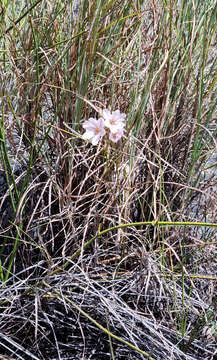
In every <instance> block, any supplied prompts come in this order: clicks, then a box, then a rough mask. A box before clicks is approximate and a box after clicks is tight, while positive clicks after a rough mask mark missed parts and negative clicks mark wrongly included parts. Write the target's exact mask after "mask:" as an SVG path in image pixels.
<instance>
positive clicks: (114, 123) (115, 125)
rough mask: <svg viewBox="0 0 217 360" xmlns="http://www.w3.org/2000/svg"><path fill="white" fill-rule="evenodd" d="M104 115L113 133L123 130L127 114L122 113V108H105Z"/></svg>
mask: <svg viewBox="0 0 217 360" xmlns="http://www.w3.org/2000/svg"><path fill="white" fill-rule="evenodd" d="M102 116H103V118H104V120H105V126H106V127H107V128H109V130H110V131H111V132H112V133H118V131H120V130H123V128H124V127H125V123H124V121H125V117H126V115H125V114H121V113H120V110H115V111H112V112H111V111H109V110H108V109H104V110H103V111H102Z"/></svg>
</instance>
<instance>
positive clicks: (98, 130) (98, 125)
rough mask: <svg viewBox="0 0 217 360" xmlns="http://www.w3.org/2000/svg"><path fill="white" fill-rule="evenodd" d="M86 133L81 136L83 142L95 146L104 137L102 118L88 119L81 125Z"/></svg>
mask: <svg viewBox="0 0 217 360" xmlns="http://www.w3.org/2000/svg"><path fill="white" fill-rule="evenodd" d="M82 126H83V128H84V129H85V130H86V132H85V133H84V134H83V135H82V138H83V139H84V140H90V142H91V143H92V145H97V144H98V142H99V141H100V139H101V138H102V137H103V136H104V135H105V133H106V131H105V129H104V126H105V122H104V120H103V119H102V118H99V119H98V120H97V119H94V118H90V119H88V120H87V121H85V122H84V124H83V125H82Z"/></svg>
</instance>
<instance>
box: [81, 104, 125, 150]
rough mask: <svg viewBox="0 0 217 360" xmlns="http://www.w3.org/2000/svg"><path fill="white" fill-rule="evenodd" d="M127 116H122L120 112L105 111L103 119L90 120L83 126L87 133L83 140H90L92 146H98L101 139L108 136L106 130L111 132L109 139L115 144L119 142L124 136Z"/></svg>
mask: <svg viewBox="0 0 217 360" xmlns="http://www.w3.org/2000/svg"><path fill="white" fill-rule="evenodd" d="M125 117H126V115H125V114H121V113H120V111H119V110H115V111H112V112H111V111H109V110H108V109H104V110H103V111H102V117H100V118H99V119H98V120H97V119H95V118H90V119H88V120H87V121H85V122H84V124H83V125H82V126H83V128H84V129H85V133H84V134H83V136H82V138H83V139H84V140H89V141H90V142H91V143H92V145H97V144H98V142H99V141H100V139H101V138H102V137H103V136H104V135H105V134H106V130H105V128H107V129H109V130H110V133H109V139H110V140H111V141H113V142H115V143H116V142H118V140H120V139H121V138H122V136H123V134H124V127H125V122H124V121H125Z"/></svg>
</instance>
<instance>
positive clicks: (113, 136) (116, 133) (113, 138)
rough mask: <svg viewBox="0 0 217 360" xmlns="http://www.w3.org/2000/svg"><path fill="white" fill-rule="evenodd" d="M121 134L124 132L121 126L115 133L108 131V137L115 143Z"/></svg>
mask: <svg viewBox="0 0 217 360" xmlns="http://www.w3.org/2000/svg"><path fill="white" fill-rule="evenodd" d="M123 134H124V129H123V128H122V129H119V130H118V131H116V132H115V133H113V132H110V134H109V139H110V140H111V141H113V142H115V143H116V142H118V141H119V140H120V139H121V138H122V136H123Z"/></svg>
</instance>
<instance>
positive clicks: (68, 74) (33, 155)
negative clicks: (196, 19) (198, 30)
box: [0, 2, 216, 360]
mask: <svg viewBox="0 0 217 360" xmlns="http://www.w3.org/2000/svg"><path fill="white" fill-rule="evenodd" d="M149 5H150V8H149V9H148V10H147V9H146V10H147V13H148V14H149V17H148V18H147V19H146V22H145V23H144V24H143V25H144V28H143V30H142V32H141V34H140V36H141V38H142V39H143V40H142V41H141V42H140V51H141V53H142V54H143V60H141V61H139V64H138V55H139V54H138V52H137V49H138V46H137V41H136V40H135V39H136V38H137V36H138V32H139V28H138V27H137V26H138V19H137V17H133V18H132V19H128V20H127V21H126V27H125V29H124V31H123V32H122V33H121V36H119V38H117V35H116V34H113V38H114V39H116V40H115V42H114V43H113V42H112V46H110V48H109V50H108V51H106V52H105V51H104V48H105V47H106V46H108V39H107V37H106V36H104V35H103V36H102V37H101V39H100V45H98V46H99V48H95V46H96V44H95V42H94V41H95V40H96V39H95V38H94V32H93V33H91V31H90V30H91V27H90V23H91V21H90V19H93V18H91V16H93V17H94V16H95V15H94V14H95V10H96V9H95V8H94V5H93V4H92V6H93V8H91V11H90V13H89V14H88V16H89V20H88V17H87V18H85V19H84V22H83V23H82V24H81V25H79V24H78V23H76V31H75V33H74V35H76V33H78V32H79V31H81V30H83V29H85V31H86V33H85V34H86V35H84V38H82V39H81V40H80V38H79V37H77V38H75V40H74V41H73V42H71V43H70V46H69V45H68V43H67V44H66V45H65V44H64V43H63V45H62V49H61V50H57V49H58V48H57V47H54V48H50V49H48V50H44V49H47V48H48V47H49V46H50V45H53V43H54V42H55V38H54V37H53V36H54V34H55V31H56V28H57V26H58V24H57V23H56V22H55V21H53V22H52V21H51V22H49V17H41V18H40V17H38V20H37V21H39V22H40V21H42V19H47V20H46V21H47V22H46V23H45V24H44V23H43V22H42V23H41V25H40V24H39V23H37V21H36V20H35V23H34V27H31V26H32V25H31V24H29V27H27V29H25V31H24V30H23V33H22V55H20V54H18V52H17V47H16V45H15V44H16V43H15V41H12V42H11V48H10V49H9V52H8V54H9V55H8V59H9V60H10V66H11V69H12V70H13V77H12V78H11V84H13V85H14V84H15V85H16V88H17V92H15V93H13V91H12V90H13V89H9V91H8V94H9V96H7V95H4V94H3V96H2V100H3V101H5V103H6V104H7V106H6V108H5V110H4V124H3V125H2V123H1V127H2V128H4V131H5V134H6V142H5V144H6V146H7V149H6V152H7V153H8V158H9V162H10V163H11V165H12V170H10V167H9V168H8V165H9V163H8V160H7V157H6V155H5V154H6V152H4V151H5V149H4V148H3V150H2V152H1V155H2V157H1V163H2V164H1V165H2V168H4V171H2V172H1V186H2V187H1V189H2V191H1V209H0V214H1V234H0V236H1V241H2V243H3V247H2V249H3V250H2V253H1V269H2V272H1V275H2V280H3V279H4V280H6V281H4V282H2V285H1V295H0V303H1V307H2V310H1V315H0V316H1V325H0V331H1V332H0V336H1V340H0V341H1V347H2V351H3V352H4V353H5V354H8V355H10V356H15V357H17V358H21V359H22V358H24V359H47V358H48V357H49V358H50V359H51V358H53V359H56V358H58V359H72V358H74V359H81V358H89V359H91V358H92V359H96V358H97V359H100V358H102V359H106V358H108V359H110V358H111V356H113V357H114V358H115V359H121V358H123V359H124V358H126V357H127V358H131V359H137V358H138V359H139V358H144V356H145V355H144V354H145V353H147V354H149V355H150V357H152V358H154V359H186V360H188V359H189V360H190V359H195V360H196V359H197V360H198V359H207V360H208V359H212V358H213V359H214V356H215V342H216V332H215V327H214V326H213V324H215V321H216V318H215V311H216V296H215V290H216V289H215V283H214V281H215V280H216V235H215V234H214V233H213V231H212V230H209V232H208V231H207V230H205V232H203V233H202V235H201V230H200V229H199V230H198V229H190V230H189V231H188V230H186V229H177V228H175V227H170V228H159V227H155V228H153V227H150V226H146V227H145V226H144V227H140V228H137V227H132V228H126V229H118V230H112V231H110V232H108V233H107V234H106V235H104V236H103V237H100V238H98V239H96V240H95V241H94V242H92V243H91V245H90V246H87V247H85V244H86V243H87V241H88V240H90V239H91V238H93V237H94V236H95V235H96V234H97V233H98V231H99V230H100V229H105V228H109V227H112V226H115V225H117V224H120V223H130V222H135V221H147V220H151V221H152V220H156V219H161V220H168V221H171V220H174V219H183V217H184V219H189V214H190V215H192V216H193V217H194V218H196V220H198V216H197V213H196V212H193V210H192V199H194V196H196V197H197V198H198V197H199V196H200V195H201V194H202V196H204V197H205V194H206V192H205V189H204V187H203V186H202V187H200V184H199V183H197V182H195V177H194V176H193V174H195V175H196V174H197V171H199V165H198V164H199V156H198V161H197V162H195V163H194V164H193V170H192V171H191V167H192V161H193V160H194V159H193V160H192V153H194V151H195V139H196V137H197V136H198V129H199V131H200V132H201V133H200V134H201V137H200V138H202V140H201V141H202V142H201V147H204V149H205V150H203V152H202V155H204V156H205V155H206V156H207V154H208V151H209V150H211V149H213V147H215V146H216V144H215V142H214V141H213V136H212V135H211V136H210V137H209V143H208V141H205V140H204V139H203V136H202V135H203V134H204V133H206V134H207V133H209V132H210V134H212V131H211V128H212V123H211V122H210V124H207V122H206V117H205V115H206V114H207V109H208V106H209V105H210V106H212V104H213V93H212V92H211V93H210V96H209V97H208V98H207V99H206V100H207V104H205V106H204V108H203V109H202V110H203V116H202V122H201V124H200V126H199V127H198V124H197V122H196V120H195V119H196V112H197V110H198V99H197V98H198V95H199V89H198V88H196V90H195V88H194V87H193V86H192V85H191V84H189V77H190V76H191V75H192V74H191V71H192V69H191V71H190V70H188V71H185V66H186V64H185V63H184V64H182V63H181V62H180V63H179V62H178V67H179V68H180V72H181V75H180V74H178V73H176V75H175V77H172V76H171V73H172V69H174V71H175V69H176V66H177V64H176V60H174V63H173V61H172V59H173V56H174V59H175V54H173V55H171V57H170V60H169V58H168V48H167V47H168V44H167V43H166V38H165V34H164V33H163V32H160V27H161V25H160V21H159V19H161V17H160V14H161V10H162V9H158V8H157V7H156V4H155V2H150V4H149ZM118 9H119V8H118ZM47 11H48V9H47ZM49 11H50V10H49ZM52 11H53V13H51V14H49V16H51V15H54V14H55V11H56V10H55V9H53V10H52ZM113 11H114V9H112V10H111V12H110V13H109V14H108V17H107V18H106V19H107V21H108V24H110V22H111V19H112V14H113ZM119 11H120V13H121V10H120V9H119ZM176 16H177V15H176ZM95 20H96V19H95ZM95 20H94V21H95ZM99 24H100V26H101V25H102V18H100V22H99ZM163 24H164V26H165V23H164V22H163ZM40 26H41V27H42V28H46V29H48V28H49V27H50V28H49V31H48V34H50V35H49V36H47V37H44V36H42V35H43V34H42V33H41V30H40ZM68 26H69V24H68V23H67V21H66V20H64V22H63V27H62V30H61V31H66V28H67V29H68ZM79 26H80V27H81V28H79ZM30 29H31V31H32V36H33V37H34V36H35V35H37V36H38V38H40V49H39V50H40V51H39V54H40V59H41V60H40V61H41V62H40V66H41V68H40V69H39V68H37V67H35V66H36V65H35V62H34V60H33V57H32V53H31V52H29V49H30V48H31V42H30V40H29V37H28V36H27V34H28V31H29V30H30ZM165 29H166V28H165ZM100 30H102V29H101V28H100ZM46 31H47V30H46ZM88 31H89V33H88ZM119 31H120V29H119ZM52 34H53V35H52ZM88 34H89V35H88ZM144 34H145V35H146V36H143V35H144ZM119 35H120V33H119ZM130 35H131V36H130ZM8 36H9V35H8ZM91 36H93V41H91ZM170 36H171V39H173V40H174V39H175V34H170ZM87 40H88V41H87ZM191 41H193V37H192V39H191ZM110 42H111V39H110ZM81 44H83V46H84V48H83V52H82V51H81V52H80V48H81ZM156 49H159V52H158V53H156ZM181 49H182V46H181V45H180V50H179V51H180V54H181ZM169 50H171V52H172V48H171V49H169ZM193 50H194V51H195V53H194V54H195V57H194V58H193V56H192V58H191V60H192V61H195V63H196V64H197V63H198V61H199V60H198V57H200V55H199V54H200V52H199V50H198V48H197V43H196V42H193V43H191V51H193ZM58 51H59V52H58ZM94 51H95V52H94ZM92 52H93V53H92ZM116 52H119V55H118V56H120V57H121V59H122V61H123V62H122V66H121V67H120V66H119V65H118V61H117V60H118V57H117V59H116V62H117V63H116V62H115V60H114V59H113V56H115V53H116ZM63 54H65V55H66V58H64V57H63ZM85 54H89V57H88V60H87V61H86V55H85ZM191 55H192V53H191ZM35 56H36V58H37V56H38V55H37V52H36V53H35ZM139 56H141V54H140V55H139ZM19 59H20V60H19ZM153 59H156V60H153ZM93 60H94V61H93ZM107 60H108V62H107ZM155 61H156V62H155ZM180 61H181V60H180ZM143 62H144V63H143ZM93 64H94V65H93ZM162 64H165V67H164V68H162V71H161V72H159V69H161V66H162ZM92 66H93V69H94V71H93V69H92V68H91V67H92ZM139 66H141V69H139V70H138V67H139ZM85 67H86V73H85V71H84V68H85ZM170 67H171V68H170ZM192 67H193V63H192ZM153 68H154V69H156V71H155V73H153V70H152V69H153ZM35 69H36V70H37V71H38V72H37V71H35ZM43 69H45V70H43ZM181 69H182V70H181ZM39 70H40V71H39ZM131 72H132V73H131ZM151 72H152V75H153V76H152V79H150V82H149V81H148V80H147V81H146V83H145V86H142V85H141V84H142V82H144V81H145V79H147V78H148V74H149V73H151ZM192 72H193V71H192ZM35 73H37V77H38V78H36V77H35V76H36V75H35ZM93 73H95V74H96V76H93V77H92V78H91V76H90V74H93ZM97 74H98V75H97ZM100 74H101V75H100ZM132 74H133V75H132ZM192 77H193V75H192ZM98 78H99V79H100V80H98ZM90 79H92V82H91V81H90ZM5 81H6V82H8V77H5ZM39 84H40V85H39ZM138 84H139V86H138ZM7 85H8V84H7ZM132 87H133V88H134V91H137V90H136V89H137V87H138V88H139V90H138V91H137V94H136V95H137V97H136V98H134V101H132V99H133V97H132V96H134V95H132V91H131V88H132ZM146 87H147V89H148V90H146ZM146 91H147V92H149V100H147V99H148V98H147V96H146ZM114 94H115V96H114ZM13 97H14V98H13ZM84 98H85V99H90V101H89V100H88V101H89V103H92V104H97V106H99V107H107V106H108V105H110V101H111V102H112V106H113V107H114V109H116V108H120V109H121V111H122V112H124V113H127V114H129V119H128V133H126V134H125V138H124V140H123V141H122V143H120V144H117V145H114V146H111V145H110V144H106V143H103V144H102V145H100V146H98V147H92V146H91V145H89V144H87V143H84V142H83V141H81V139H78V138H76V137H74V134H75V132H76V133H78V132H80V131H81V121H82V120H83V119H86V118H87V117H89V116H92V115H93V116H94V115H96V114H95V113H94V110H93V108H91V106H89V105H88V102H87V101H84V100H83V99H84ZM14 99H15V101H14ZM93 99H97V101H96V100H93ZM111 99H112V100H111ZM130 114H134V116H132V115H130ZM130 116H131V117H130ZM72 119H74V122H73V123H72ZM203 131H204V133H203ZM205 147H208V148H205ZM215 150H216V148H215ZM5 159H6V160H5ZM14 159H15V161H14ZM5 164H6V166H5ZM196 165H198V170H197V169H196V168H195V166H196ZM189 174H190V175H189ZM6 175H7V176H8V178H7V176H6ZM215 184H216V177H215V176H213V183H212V186H215ZM9 185H10V186H9ZM209 185H210V184H209V183H207V184H206V186H209ZM197 186H198V188H197ZM206 190H207V189H206ZM195 194H196V195H195ZM198 194H200V195H198ZM200 198H201V197H200ZM12 199H13V200H14V204H15V207H13V206H12V204H11V203H12ZM210 199H211V200H210ZM209 200H210V201H213V202H214V201H215V194H211V195H210V197H209ZM204 201H205V204H206V205H205V206H207V203H206V202H207V198H206V197H205V199H204ZM197 209H198V208H197ZM208 211H209V210H206V209H205V215H207V213H208ZM215 214H216V213H215V211H214V212H212V214H211V220H212V221H215V219H216V215H215ZM199 219H200V220H201V219H204V217H203V216H202V217H200V216H199ZM16 243H17V247H16V251H15V253H14V259H13V261H11V259H12V258H11V256H12V255H11V254H13V249H14V246H15V244H16ZM78 250H79V251H78ZM76 251H78V252H77V256H76V257H74V258H73V260H72V257H71V256H72V254H75V253H76ZM66 263H68V266H67V267H66V268H65V267H64V264H66ZM6 275H7V277H6V278H4V276H6ZM82 311H83V312H85V314H86V315H85V314H84V313H82ZM96 322H98V324H96ZM99 325H100V326H101V327H103V329H102V328H100V327H99ZM123 341H125V343H124V342H123ZM126 341H127V342H128V343H130V345H129V344H126ZM99 348H100V349H101V350H100V351H99ZM135 348H136V350H135ZM112 354H113V355H112Z"/></svg>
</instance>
